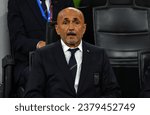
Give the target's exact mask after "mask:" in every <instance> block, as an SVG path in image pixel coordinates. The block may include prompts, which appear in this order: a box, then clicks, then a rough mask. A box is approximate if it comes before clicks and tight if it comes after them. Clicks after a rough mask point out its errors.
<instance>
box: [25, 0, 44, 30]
mask: <svg viewBox="0 0 150 115" xmlns="http://www.w3.org/2000/svg"><path fill="white" fill-rule="evenodd" d="M27 2H28V4H29V6H30V8H31V9H32V12H33V14H34V15H35V19H37V21H38V22H39V24H40V25H41V27H42V28H43V29H45V24H46V20H45V19H44V18H43V17H42V14H41V11H40V9H39V7H38V4H37V1H36V0H27Z"/></svg>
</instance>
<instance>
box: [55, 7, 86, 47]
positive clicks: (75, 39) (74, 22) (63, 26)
mask: <svg viewBox="0 0 150 115" xmlns="http://www.w3.org/2000/svg"><path fill="white" fill-rule="evenodd" d="M85 30H86V24H84V17H83V14H82V13H81V12H80V11H78V10H76V9H65V10H63V11H61V13H59V15H58V18H57V25H56V31H57V34H59V35H60V37H61V39H62V40H63V41H64V43H65V44H66V45H67V46H69V47H77V46H78V45H79V44H80V42H81V39H82V37H83V34H84V33H85Z"/></svg>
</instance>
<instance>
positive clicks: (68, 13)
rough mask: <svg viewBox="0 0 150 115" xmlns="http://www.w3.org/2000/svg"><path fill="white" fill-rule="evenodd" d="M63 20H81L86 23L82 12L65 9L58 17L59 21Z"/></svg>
mask: <svg viewBox="0 0 150 115" xmlns="http://www.w3.org/2000/svg"><path fill="white" fill-rule="evenodd" d="M63 19H79V20H81V21H83V22H84V16H83V14H82V12H81V11H80V10H78V9H71V8H70V9H69V8H68V9H64V10H62V11H61V12H60V13H59V14H58V17H57V21H60V20H63Z"/></svg>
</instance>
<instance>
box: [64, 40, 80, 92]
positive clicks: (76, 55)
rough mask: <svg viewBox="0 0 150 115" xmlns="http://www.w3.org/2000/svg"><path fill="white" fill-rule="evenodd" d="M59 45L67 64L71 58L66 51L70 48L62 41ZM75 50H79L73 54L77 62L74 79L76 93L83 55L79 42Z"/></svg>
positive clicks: (69, 53)
mask: <svg viewBox="0 0 150 115" xmlns="http://www.w3.org/2000/svg"><path fill="white" fill-rule="evenodd" d="M61 44H62V48H63V51H64V54H65V58H66V61H67V63H69V59H70V57H71V52H70V51H68V49H70V47H68V46H67V45H66V44H65V43H64V42H63V41H62V40H61ZM76 48H79V50H77V51H76V52H75V54H74V55H75V59H76V61H77V72H76V77H75V83H74V88H75V90H76V92H77V89H78V85H79V79H80V73H81V65H82V55H83V49H82V41H81V42H80V44H79V46H78V47H76Z"/></svg>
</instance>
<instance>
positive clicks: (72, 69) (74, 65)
mask: <svg viewBox="0 0 150 115" xmlns="http://www.w3.org/2000/svg"><path fill="white" fill-rule="evenodd" d="M77 50H79V48H76V49H69V50H68V51H70V52H71V57H70V60H69V64H68V65H69V69H70V72H71V74H72V77H73V81H74V80H75V76H76V72H77V62H76V59H75V55H74V54H75V52H76V51H77Z"/></svg>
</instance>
